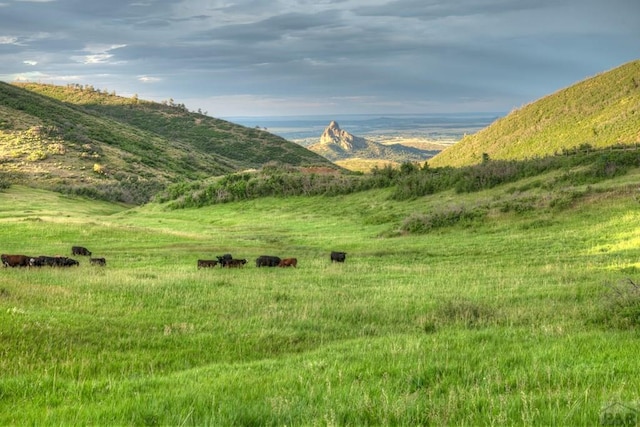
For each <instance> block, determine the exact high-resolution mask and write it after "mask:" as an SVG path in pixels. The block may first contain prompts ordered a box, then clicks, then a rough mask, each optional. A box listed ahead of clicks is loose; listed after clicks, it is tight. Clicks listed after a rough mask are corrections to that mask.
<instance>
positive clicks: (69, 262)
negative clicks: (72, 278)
mask: <svg viewBox="0 0 640 427" xmlns="http://www.w3.org/2000/svg"><path fill="white" fill-rule="evenodd" d="M78 265H80V263H79V262H78V261H76V260H75V259H72V258H67V257H66V256H61V257H58V267H75V266H78Z"/></svg>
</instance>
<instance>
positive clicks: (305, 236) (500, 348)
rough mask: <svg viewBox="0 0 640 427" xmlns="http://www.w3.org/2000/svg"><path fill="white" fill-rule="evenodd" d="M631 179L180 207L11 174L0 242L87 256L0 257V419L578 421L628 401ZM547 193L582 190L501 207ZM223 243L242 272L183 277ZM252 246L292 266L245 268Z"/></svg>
mask: <svg viewBox="0 0 640 427" xmlns="http://www.w3.org/2000/svg"><path fill="white" fill-rule="evenodd" d="M639 174H640V170H638V169H634V170H632V171H629V173H627V174H625V175H624V176H618V177H614V178H612V179H605V180H602V181H601V182H599V183H592V184H589V185H582V186H569V187H565V188H562V189H556V190H545V188H546V186H545V185H532V183H533V181H539V182H542V183H545V182H548V183H551V182H553V181H554V180H555V179H556V177H557V173H556V172H550V173H546V174H542V175H539V176H537V177H535V178H533V179H524V180H521V181H518V182H516V183H512V184H506V185H502V186H497V187H495V188H492V189H490V190H484V191H480V192H474V193H468V194H466V195H459V194H456V193H455V192H453V191H445V192H442V193H439V194H434V195H431V196H426V197H422V198H418V199H414V200H410V201H404V202H397V201H394V200H393V199H392V198H391V196H392V192H391V191H390V190H389V189H381V190H370V191H366V192H361V193H356V194H350V195H346V196H334V197H324V196H315V197H288V198H285V199H282V198H261V199H257V200H249V201H240V202H230V203H225V204H218V205H214V206H207V207H202V208H197V209H179V210H167V208H166V206H164V205H162V204H149V205H146V206H144V207H138V208H127V207H124V206H118V205H112V204H108V203H104V202H96V201H90V200H83V199H75V198H69V197H65V196H62V195H59V194H56V193H48V192H43V191H41V190H33V189H28V188H25V187H20V186H13V187H11V188H10V189H8V190H5V191H4V192H1V193H0V206H1V207H2V208H0V222H1V223H2V230H3V231H2V249H1V250H0V251H1V252H3V253H26V254H31V255H40V254H66V253H68V251H69V248H70V246H71V245H75V244H82V245H85V246H87V247H89V249H90V250H92V251H93V253H94V256H104V257H105V258H106V259H107V266H106V267H104V268H101V267H96V266H91V265H89V263H88V260H87V259H86V258H84V257H81V258H80V263H81V265H80V266H79V267H76V268H68V269H60V268H49V267H45V268H22V269H21V268H3V269H0V317H1V321H0V325H1V326H0V337H1V338H2V342H3V346H2V351H3V354H2V356H3V357H2V358H1V359H0V360H1V362H0V363H1V364H2V366H1V368H2V371H3V376H2V379H1V380H0V390H1V392H2V399H1V400H0V423H2V424H5V425H6V424H69V423H71V424H118V425H167V424H169V425H177V424H181V425H248V424H253V425H268V424H291V425H312V424H325V423H326V424H334V425H364V424H370V425H381V424H411V425H428V424H438V425H443V424H455V425H460V424H471V425H478V424H496V425H513V424H533V425H550V424H565V425H566V424H571V425H593V424H597V423H598V422H599V420H600V417H601V416H602V414H603V413H606V408H607V407H608V406H609V405H610V404H613V403H616V402H623V403H625V404H627V405H635V404H636V402H637V401H638V398H639V396H638V390H639V389H640V383H638V378H640V375H638V374H639V372H638V366H637V363H636V359H637V357H636V354H637V353H638V351H639V350H640V347H638V344H637V343H638V340H637V337H638V335H637V334H638V330H637V328H638V323H637V319H638V317H637V315H638V313H639V310H640V298H639V296H638V295H637V294H636V293H634V292H635V291H634V288H633V286H631V285H630V284H629V283H630V282H629V281H633V282H634V283H637V281H638V272H639V271H640V264H639V262H638V250H637V247H638V242H639V241H640V235H638V232H637V230H638V229H640V215H638V214H637V212H639V210H638V203H639V200H638V197H637V182H638V181H637V178H638V176H639ZM567 192H571V193H574V194H581V195H582V196H580V197H575V195H574V196H572V197H570V198H569V199H568V200H567V202H566V203H562V204H551V205H546V207H545V206H544V204H542V203H541V204H540V208H538V209H533V210H532V209H524V210H518V209H502V208H501V207H502V206H505V205H506V203H507V202H508V201H510V200H514V199H516V198H518V197H524V196H525V195H526V197H527V198H528V199H535V200H539V201H544V200H548V199H553V198H561V197H562V194H563V193H564V194H566V193H567ZM32 200H39V201H40V202H39V203H38V204H37V205H34V204H33V203H32ZM327 204H330V205H331V209H326V206H327ZM480 205H491V206H493V208H492V210H491V214H490V215H487V216H484V217H475V218H473V217H469V218H465V219H463V220H462V221H459V222H453V223H450V224H445V225H440V226H439V227H436V228H433V229H431V230H430V231H428V232H425V231H424V230H423V231H422V232H418V233H414V232H406V231H405V232H401V233H398V231H399V230H402V224H403V223H404V222H406V221H407V219H408V218H412V217H415V216H416V215H428V214H429V213H430V212H434V211H441V210H442V209H445V207H447V206H448V207H449V208H448V209H455V208H459V207H466V208H472V207H475V206H480ZM384 236H395V237H384ZM330 250H343V251H346V252H347V260H346V262H345V263H344V264H335V263H334V264H332V263H331V262H330V261H329V251H330ZM226 252H230V253H232V254H233V255H234V256H235V257H237V258H247V259H248V260H249V264H248V265H247V266H245V267H244V268H242V269H222V268H219V267H218V268H215V269H202V270H198V269H197V268H196V260H197V259H200V258H213V257H214V256H215V255H219V254H222V253H226ZM262 254H273V255H279V256H287V257H289V256H295V257H297V258H298V268H295V269H294V268H287V269H283V268H272V269H269V268H256V267H255V265H254V264H253V260H254V259H255V258H256V257H257V256H259V255H262Z"/></svg>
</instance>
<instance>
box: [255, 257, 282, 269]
mask: <svg viewBox="0 0 640 427" xmlns="http://www.w3.org/2000/svg"><path fill="white" fill-rule="evenodd" d="M278 264H280V257H277V256H271V255H260V256H259V257H258V258H257V259H256V267H277V266H278Z"/></svg>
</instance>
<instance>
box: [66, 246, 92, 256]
mask: <svg viewBox="0 0 640 427" xmlns="http://www.w3.org/2000/svg"><path fill="white" fill-rule="evenodd" d="M71 255H82V256H91V251H89V249H87V248H83V247H82V246H71Z"/></svg>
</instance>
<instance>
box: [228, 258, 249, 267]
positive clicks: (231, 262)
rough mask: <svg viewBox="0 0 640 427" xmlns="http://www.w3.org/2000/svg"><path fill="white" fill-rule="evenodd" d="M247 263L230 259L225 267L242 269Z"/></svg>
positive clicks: (242, 260) (244, 260)
mask: <svg viewBox="0 0 640 427" xmlns="http://www.w3.org/2000/svg"><path fill="white" fill-rule="evenodd" d="M246 263H247V260H246V259H230V260H229V262H227V265H226V266H225V267H229V268H240V267H242V266H243V265H245V264H246Z"/></svg>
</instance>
